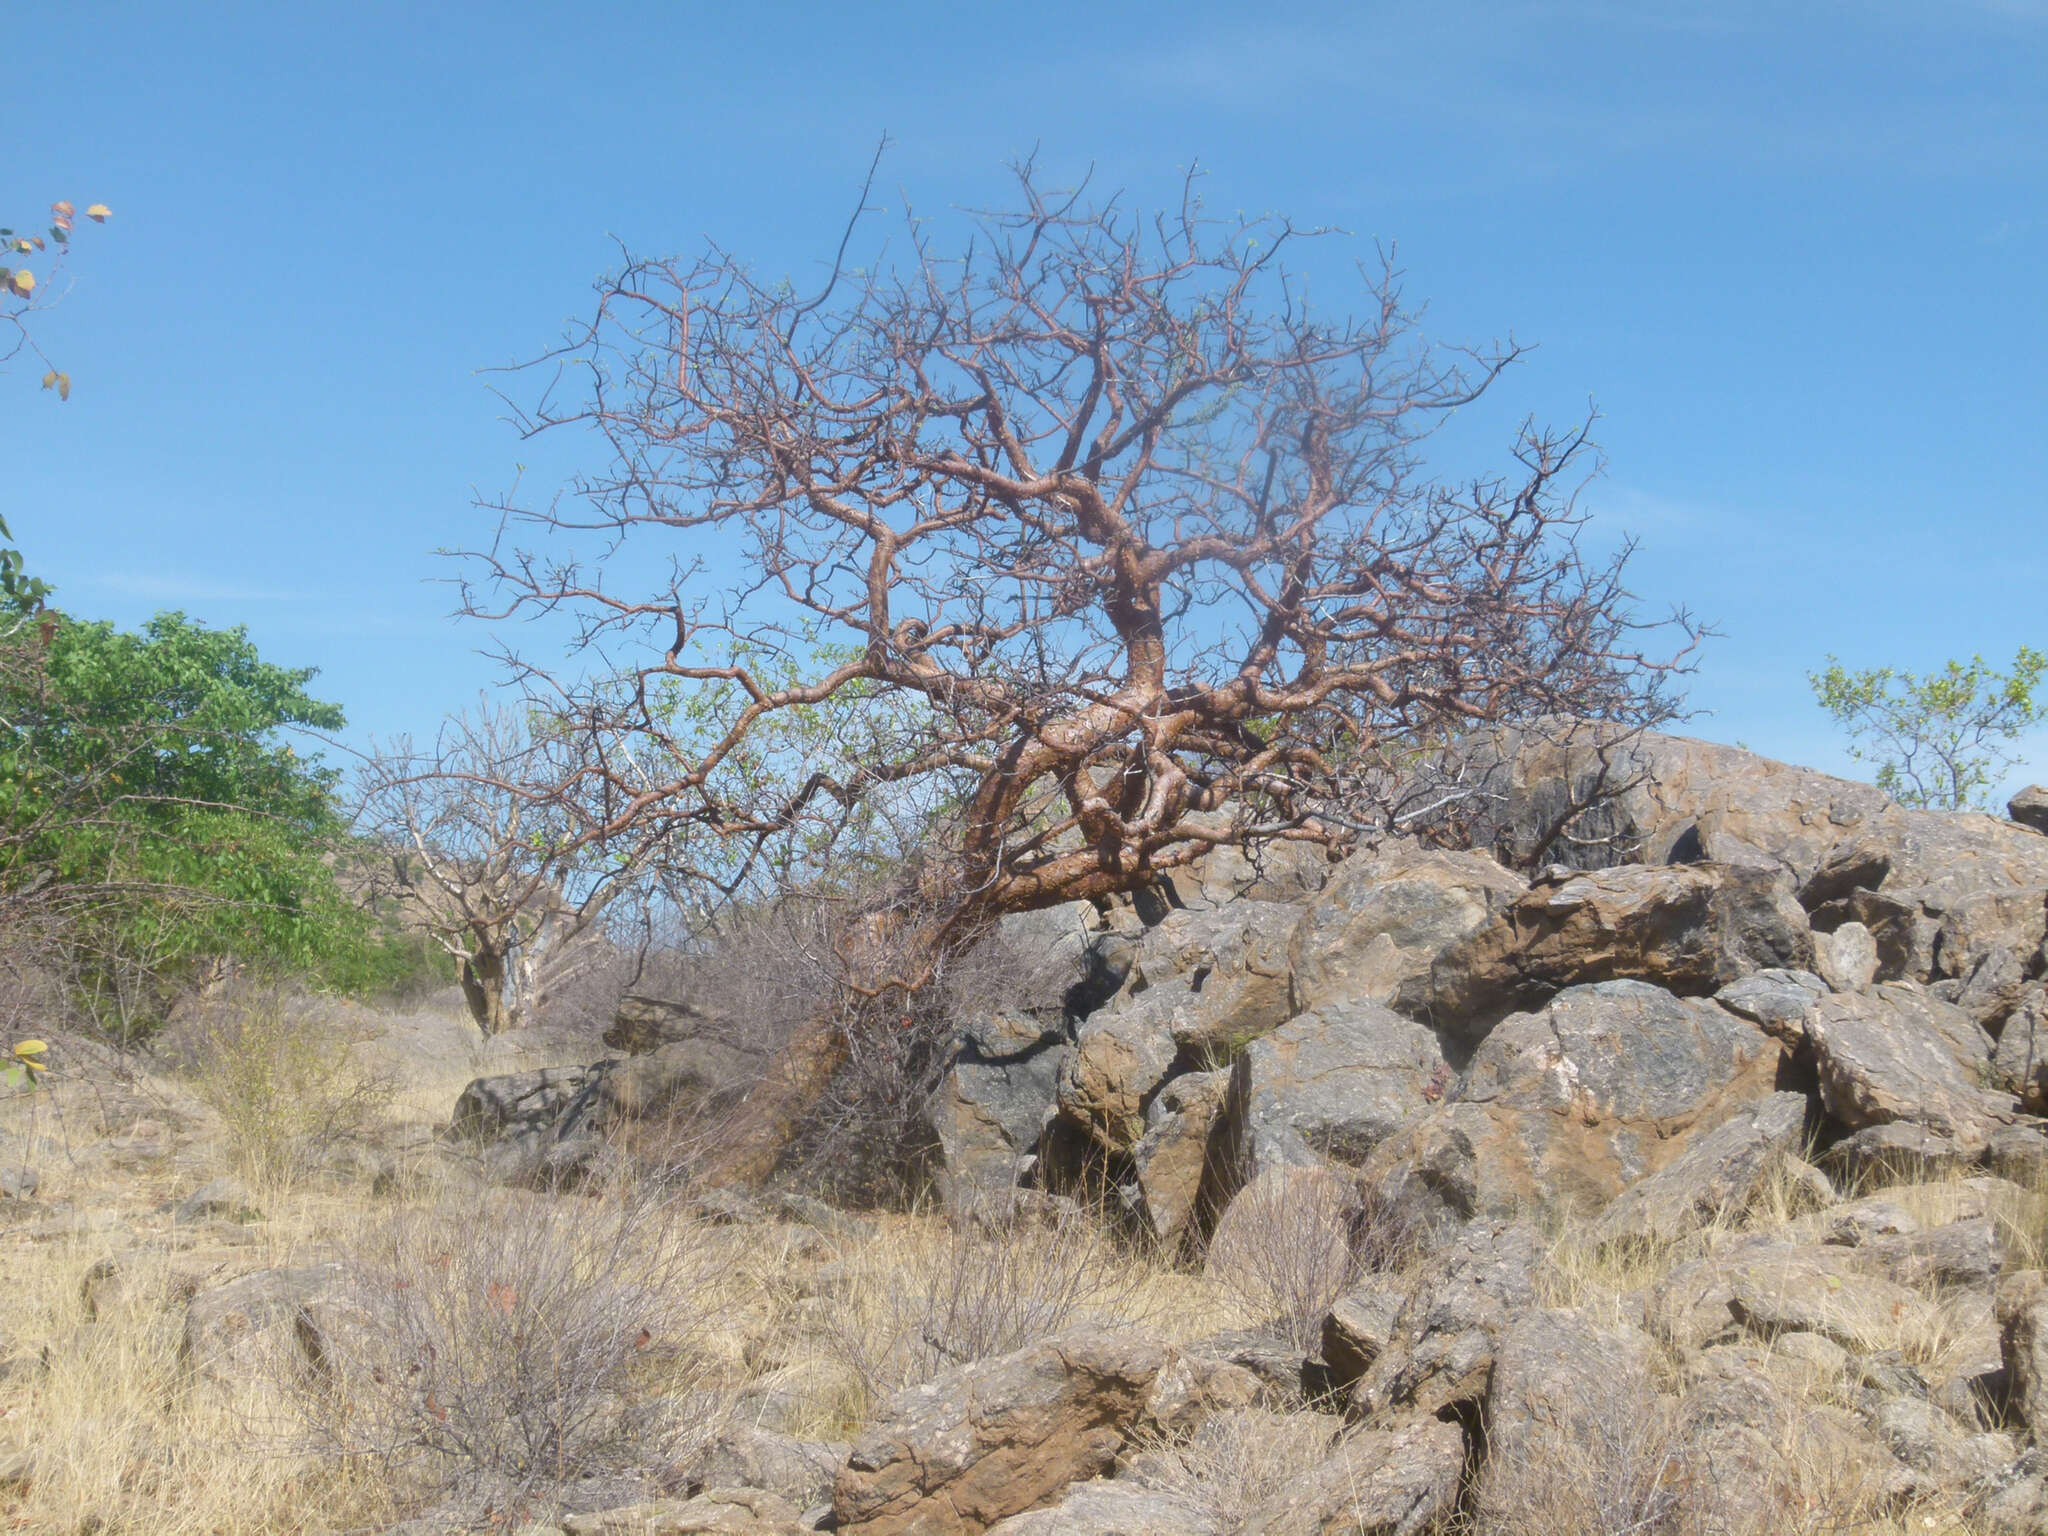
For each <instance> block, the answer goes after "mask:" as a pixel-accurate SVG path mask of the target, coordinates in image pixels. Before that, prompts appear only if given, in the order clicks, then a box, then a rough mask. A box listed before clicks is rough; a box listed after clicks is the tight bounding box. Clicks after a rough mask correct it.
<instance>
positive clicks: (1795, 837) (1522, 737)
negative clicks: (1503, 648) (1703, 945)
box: [1452, 721, 1896, 889]
mask: <svg viewBox="0 0 2048 1536" xmlns="http://www.w3.org/2000/svg"><path fill="white" fill-rule="evenodd" d="M1452 759H1453V763H1452V767H1453V770H1454V772H1455V774H1456V775H1457V777H1458V778H1459V779H1460V780H1461V781H1462V783H1463V784H1465V785H1467V786H1469V787H1470V788H1471V790H1472V791H1473V793H1471V794H1470V795H1469V796H1467V797H1466V798H1464V799H1462V800H1457V801H1454V802H1452V804H1453V806H1454V807H1455V808H1457V809H1461V810H1462V809H1465V808H1468V807H1476V808H1477V814H1472V815H1467V816H1466V817H1465V818H1464V825H1466V826H1467V827H1468V828H1469V829H1470V833H1471V835H1472V836H1473V838H1474V840H1475V842H1476V843H1477V844H1478V845H1479V846H1483V847H1490V848H1493V849H1495V850H1496V851H1497V852H1498V853H1499V855H1500V856H1501V862H1503V863H1504V864H1508V865H1510V866H1512V867H1514V868H1520V869H1529V868H1535V867H1538V866H1540V865H1543V864H1548V863H1563V864H1571V865H1574V866H1576V867H1579V868H1589V869H1596V868H1603V867H1607V866H1611V865H1616V864H1628V863H1636V862H1641V863H1648V864H1663V863H1669V862H1674V861H1679V860H1686V859H1698V858H1710V859H1717V860H1720V861H1722V862H1725V863H1743V864H1751V863H1753V864H1757V865H1759V866H1765V867H1772V868H1776V869H1779V870H1781V871H1783V872H1784V874H1785V875H1786V876H1787V877H1788V878H1789V879H1790V881H1791V883H1792V885H1793V887H1794V888H1795V889H1796V888H1798V887H1800V886H1803V885H1805V884H1806V883H1807V881H1808V880H1810V879H1811V878H1812V877H1813V875H1814V874H1815V873H1816V872H1817V871H1819V870H1820V869H1821V868H1822V866H1823V865H1824V864H1826V863H1827V862H1828V859H1829V856H1830V854H1832V853H1833V852H1834V851H1835V850H1836V848H1837V847H1839V846H1840V845H1842V844H1843V843H1845V842H1850V843H1854V842H1856V841H1858V840H1859V838H1860V834H1862V833H1865V832H1867V831H1868V829H1869V828H1870V827H1871V826H1873V825H1874V824H1875V823H1876V822H1877V821H1878V819H1879V818H1881V817H1882V816H1884V815H1885V814H1886V812H1887V811H1889V810H1893V809H1896V808H1895V807H1894V806H1893V804H1892V801H1891V799H1890V797H1889V796H1887V795H1886V794H1885V793H1884V792H1883V791H1882V790H1880V789H1877V788H1875V787H1874V786H1872V785H1869V784H1859V783H1856V782H1853V781H1851V780H1848V779H1837V778H1832V777H1830V776H1829V775H1827V774H1823V773H1816V772H1814V771H1813V770H1812V769H1809V768H1798V767H1793V766H1792V765H1790V764H1786V763H1779V762H1774V761H1772V760H1771V759H1769V758H1766V757H1760V756H1758V755H1757V754H1756V753H1754V752H1747V751H1744V750H1742V749H1741V748H1739V747H1730V746H1723V745H1721V744H1719V743H1717V742H1708V741H1695V740H1691V739H1689V738H1686V737H1681V736H1666V735H1661V734H1658V733H1656V732H1649V731H1629V730H1626V729H1623V728H1619V727H1613V726H1603V725H1598V724H1592V723H1583V724H1582V723H1575V722H1568V721H1544V722H1537V723H1535V724H1532V725H1529V726H1526V727H1521V728H1517V729H1506V730H1491V731H1482V732H1476V733H1474V734H1473V735H1472V736H1471V737H1470V738H1468V739H1467V740H1466V741H1465V742H1463V743H1460V745H1459V747H1458V749H1457V750H1456V751H1454V752H1453V753H1452Z"/></svg>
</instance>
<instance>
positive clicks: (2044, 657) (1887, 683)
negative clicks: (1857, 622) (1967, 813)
mask: <svg viewBox="0 0 2048 1536" xmlns="http://www.w3.org/2000/svg"><path fill="white" fill-rule="evenodd" d="M2044 675H2048V653H2043V652H2041V651H2037V650H2035V649H2033V647H2031V646H2025V645H2023V646H2021V647H2020V648H2019V654H2018V655H2017V656H2015V657H2014V658H2013V663H2012V670H2011V671H2009V672H2000V671H1998V670H1997V669H1996V668H1994V667H1991V666H1989V665H1987V664H1986V662H1985V660H1984V658H1983V657H1982V656H1972V657H1971V658H1970V659H1969V661H1968V662H1967V663H1965V662H1960V661H1951V662H1949V663H1948V664H1947V665H1946V666H1945V667H1943V668H1942V669H1941V670H1940V671H1938V672H1929V673H1925V674H1916V673H1912V672H1907V671H1904V670H1902V669H1900V668H1898V667H1870V668H1867V669H1865V670H1863V671H1858V672H1852V671H1850V670H1849V669H1848V668H1846V667H1844V666H1843V665H1842V664H1841V662H1839V661H1837V660H1836V659H1835V658H1834V657H1833V656H1830V657H1828V665H1827V670H1826V671H1824V672H1809V673H1808V674H1807V681H1808V682H1810V683H1811V684H1812V685H1813V691H1814V696H1815V697H1816V698H1817V699H1819V701H1820V706H1821V708H1822V709H1825V710H1826V711H1827V712H1828V713H1829V714H1830V715H1832V716H1834V718H1835V721H1836V723H1837V724H1838V725H1840V726H1841V727H1842V728H1843V729H1844V730H1846V731H1847V732H1848V733H1849V734H1850V736H1851V737H1852V738H1854V745H1852V746H1851V747H1850V748H1849V755H1850V756H1851V757H1853V758H1855V759H1856V760H1857V761H1858V762H1871V763H1875V764H1877V787H1878V788H1879V789H1882V790H1883V791H1884V792H1885V793H1886V794H1888V795H1890V796H1892V797H1893V798H1894V799H1896V800H1898V801H1900V802H1901V803H1902V804H1905V805H1912V806H1921V807H1926V808H1930V809H1934V810H1945V811H1963V810H1983V809H1989V807H1990V799H1989V794H1990V791H1991V790H1992V788H1993V787H1994V786H1995V785H1996V784H1997V782H1998V780H1999V777H2000V776H2001V775H2002V774H2003V773H2004V772H2005V770H2006V769H2008V768H2011V767H2014V766H2015V765H2017V764H2018V763H2019V762H2020V761H2021V760H2022V759H2021V758H2020V757H2019V756H2018V755H2017V754H2016V753H2014V752H2012V751H2011V750H2010V749H2009V748H2008V746H2007V745H2006V744H2007V743H2009V742H2012V741H2014V740H2016V739H2017V738H2018V737H2019V736H2020V735H2021V734H2022V733H2023V732H2025V731H2028V730H2030V729H2032V728H2033V727H2035V726H2037V725H2040V724H2042V723H2043V722H2044V721H2048V703H2043V702H2042V701H2040V700H2038V699H2036V698H2035V694H2036V692H2037V691H2038V690H2039V688H2040V685H2041V680H2042V678H2043V676H2044Z"/></svg>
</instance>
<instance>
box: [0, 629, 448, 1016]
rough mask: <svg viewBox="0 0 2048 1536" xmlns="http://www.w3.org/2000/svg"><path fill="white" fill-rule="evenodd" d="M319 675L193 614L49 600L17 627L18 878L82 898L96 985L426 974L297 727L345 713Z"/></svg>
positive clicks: (8, 777) (4, 880) (7, 778)
mask: <svg viewBox="0 0 2048 1536" xmlns="http://www.w3.org/2000/svg"><path fill="white" fill-rule="evenodd" d="M313 675H314V674H313V672H312V670H311V669H306V668H288V667H279V666H275V665H272V664H271V663H268V662H266V661H264V660H263V659H262V657H261V656H259V655H258V653H257V650H256V647H255V645H254V644H253V642H251V640H250V639H249V637H248V634H247V632H246V631H244V630H242V629H239V628H237V629H225V630H216V629H209V628H207V627H205V626H204V625H201V624H197V623H194V622H193V621H191V620H190V619H188V618H186V617H185V616H184V615H183V614H179V613H166V614H159V615H158V616H157V617H156V618H154V619H151V620H150V621H149V622H148V623H147V624H146V625H144V626H143V628H142V630H141V631H140V632H139V633H130V632H127V631H123V630H119V629H117V628H115V627H114V626H113V625H111V624H106V623H78V622H72V621H70V620H68V619H67V618H65V616H64V615H62V614H60V613H57V612H55V611H46V612H44V613H42V614H40V615H37V616H34V618H33V619H32V620H24V621H23V622H22V623H19V624H17V626H16V630H15V633H14V634H12V635H11V636H9V637H8V638H6V639H5V640H4V641H0V723H4V728H0V893H14V892H23V891H41V892H47V893H50V894H51V895H53V896H55V897H58V898H61V899H63V900H64V901H65V902H66V903H67V906H68V907H69V909H70V912H71V915H72V931H73V933H74V935H75V937H76V940H77V943H78V949H79V953H80V955H81V956H83V957H85V958H84V959H83V960H82V961H81V967H82V969H83V970H84V971H85V972H86V973H87V974H86V975H85V977H84V979H85V981H86V982H87V984H88V991H89V992H91V993H93V995H100V994H102V993H105V992H106V991H107V990H108V989H109V988H113V989H114V990H115V991H120V992H122V994H123V995H124V996H126V995H128V994H130V993H132V992H133V986H132V985H129V984H128V983H127V982H125V981H124V982H121V983H120V984H119V985H118V986H117V984H116V977H115V975H114V973H115V972H116V971H119V972H121V973H123V975H125V976H130V977H133V976H144V977H146V978H148V980H149V981H150V983H151V984H152V985H154V984H156V983H159V982H164V981H169V982H175V981H177V980H178V979H180V978H181V976H183V975H184V974H185V973H186V972H187V971H188V970H189V968H190V967H191V966H192V965H193V964H194V963H196V962H198V961H200V960H203V959H209V958H213V957H227V956H231V957H234V958H235V959H237V960H239V961H241V962H243V963H244V964H253V965H255V966H257V967H258V968H261V969H266V970H272V971H281V970H291V971H296V972H300V973H303V974H305V975H306V976H307V977H309V979H311V980H313V981H314V982H315V983H318V984H326V985H334V986H347V987H365V988H367V987H374V986H376V985H377V984H378V983H379V982H382V981H385V980H387V979H390V980H396V979H401V978H403V977H406V976H408V975H411V974H414V973H416V972H417V971H418V969H419V960H418V956H417V955H415V954H413V953H412V952H411V951H409V950H408V949H407V947H406V945H405V943H404V941H403V940H402V939H401V938H399V937H398V936H396V935H394V934H392V933H390V932H389V931H387V930H385V929H384V928H382V927H380V925H379V924H377V923H376V922H375V920H374V919H373V918H372V917H371V916H370V915H369V914H368V913H367V912H365V911H364V910H363V909H362V908H361V905H360V904H359V903H357V902H355V901H353V900H352V899H351V898H350V897H349V895H348V893H347V892H346V891H344V889H343V887H342V885H341V883H340V882H339V881H338V880H337V878H336V874H335V868H334V856H335V851H336V849H337V848H338V847H339V846H340V845H341V843H342V840H343V836H344V834H343V828H342V822H341V819H340V816H339V815H338V813H337V811H336V809H335V806H334V803H333V787H334V782H335V777H336V776H335V774H334V773H333V772H332V771H330V770H329V769H327V768H326V767H324V766H323V765H322V764H321V763H320V761H319V760H318V758H317V757H307V756H304V755H301V754H300V753H299V751H298V750H297V749H296V748H294V746H293V745H292V744H291V742H290V741H289V740H288V739H286V733H287V732H289V731H290V730H292V729H294V728H310V729H318V730H333V729H337V728H339V727H340V726H341V725H342V723H343V717H342V712H341V710H340V709H339V708H338V707H337V706H335V705H333V704H329V703H326V702H323V701H322V700H319V699H316V698H314V697H313V696H312V695H311V694H309V693H308V692H307V691H306V689H307V685H308V684H309V683H310V682H311V680H312V678H313ZM124 989H125V990H124ZM129 1011H130V1010H129V1009H128V1008H126V1007H125V1006H124V1013H127V1012H129ZM146 1011H147V1009H145V1012H146ZM125 1022H128V1021H124V1027H125Z"/></svg>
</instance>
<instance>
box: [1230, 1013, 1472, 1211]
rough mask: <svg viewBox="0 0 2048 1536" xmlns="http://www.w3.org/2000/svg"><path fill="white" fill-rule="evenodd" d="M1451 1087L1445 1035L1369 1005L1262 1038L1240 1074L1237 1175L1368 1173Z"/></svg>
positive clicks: (1233, 1083) (1299, 1021)
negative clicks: (1327, 1169)
mask: <svg viewBox="0 0 2048 1536" xmlns="http://www.w3.org/2000/svg"><path fill="white" fill-rule="evenodd" d="M1450 1080H1451V1072H1450V1070H1449V1068H1447V1067H1446V1066H1445V1065H1444V1059H1443V1053H1442V1052H1441V1051H1440V1050H1439V1049H1438V1047H1437V1042H1436V1036H1435V1035H1434V1034H1433V1033H1431V1032H1430V1031H1429V1030H1428V1029H1427V1028H1425V1027H1424V1026H1422V1025H1420V1024H1417V1023H1416V1022H1414V1021H1413V1020H1412V1019H1406V1018H1403V1017H1401V1016H1400V1015H1399V1014H1396V1013H1393V1012H1391V1011H1390V1010H1388V1009H1386V1008H1383V1007H1381V1006H1379V1005H1378V1004H1376V1003H1370V1002H1365V1001H1362V1000H1352V1001H1346V1002H1336V1003H1330V1004H1328V1005H1326V1006H1324V1007H1321V1008H1318V1009H1315V1010H1313V1011H1311V1012H1309V1013H1304V1014H1302V1015H1301V1016H1300V1017H1298V1018H1294V1019H1290V1020H1289V1021H1288V1022H1287V1023H1285V1024H1283V1025H1281V1026H1280V1027H1279V1028H1278V1029H1276V1030H1274V1031H1273V1032H1272V1033H1271V1034H1269V1035H1266V1036H1265V1037H1264V1038H1262V1039H1259V1040H1255V1041H1253V1042H1252V1044H1251V1045H1250V1046H1249V1047H1248V1048H1247V1049H1246V1051H1245V1052H1244V1054H1243V1055H1242V1056H1240V1057H1239V1058H1238V1060H1237V1065H1236V1066H1235V1067H1234V1068H1233V1069H1232V1071H1231V1074H1230V1102H1229V1108H1228V1111H1227V1114H1228V1118H1229V1126H1230V1136H1231V1155H1232V1168H1231V1171H1232V1175H1233V1177H1234V1179H1235V1180H1236V1181H1238V1182H1246V1181H1249V1180H1251V1179H1253V1178H1256V1177H1257V1176H1258V1175H1259V1174H1260V1173H1262V1172H1263V1171H1265V1170H1266V1169H1267V1168H1271V1167H1278V1166H1303V1167H1306V1166H1316V1165H1320V1164H1322V1163H1325V1162H1334V1163H1341V1164H1347V1165H1350V1166H1353V1167H1357V1166H1362V1165H1363V1164H1364V1163H1365V1161H1366V1159H1367V1158H1368V1157H1369V1156H1370V1155H1371V1153H1372V1150H1373V1148H1374V1147H1376V1146H1378V1145H1379V1144H1380V1143H1381V1142H1382V1141H1385V1140H1386V1139H1387V1138H1388V1137H1389V1136H1391V1135H1393V1134H1394V1133H1395V1132H1396V1131H1398V1130H1400V1129H1401V1128H1402V1127H1403V1126H1405V1125H1407V1124H1408V1123H1409V1122H1410V1121H1411V1120H1413V1119H1414V1118H1415V1117H1416V1116H1418V1115H1420V1114H1421V1113H1422V1112H1423V1111H1424V1110H1426V1109H1427V1108H1428V1107H1429V1105H1430V1103H1431V1102H1432V1101H1433V1098H1435V1097H1441V1096H1442V1094H1443V1092H1444V1090H1445V1088H1446V1087H1447V1086H1448V1085H1449V1083H1450Z"/></svg>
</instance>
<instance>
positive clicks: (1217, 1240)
mask: <svg viewBox="0 0 2048 1536" xmlns="http://www.w3.org/2000/svg"><path fill="white" fill-rule="evenodd" d="M1422 1249H1423V1242H1422V1234H1421V1233H1420V1232H1419V1231H1418V1230H1417V1229H1416V1228H1415V1226H1414V1225H1413V1223H1412V1222H1411V1221H1410V1219H1409V1218H1408V1217H1407V1215H1406V1214H1405V1211H1404V1209H1403V1208H1402V1207H1399V1206H1397V1205H1395V1204H1393V1203H1391V1202H1388V1201H1386V1200H1384V1199H1382V1198H1380V1197H1379V1196H1378V1195H1377V1194H1376V1193H1375V1192H1374V1190H1373V1189H1372V1188H1371V1187H1370V1186H1365V1185H1361V1184H1359V1183H1358V1182H1357V1181H1355V1180H1352V1179H1349V1178H1343V1177H1340V1176H1338V1175H1336V1174H1334V1173H1331V1172H1329V1171H1327V1170H1324V1169H1320V1168H1275V1169H1271V1170H1269V1171H1268V1172H1267V1173H1265V1174H1262V1175H1261V1176H1260V1177H1259V1178H1257V1179H1255V1180H1253V1181H1252V1183H1250V1184H1249V1185H1247V1186H1246V1187H1245V1188H1244V1189H1243V1190H1242V1191H1241V1192H1240V1193H1239V1194H1238V1196H1237V1197H1236V1199H1234V1200H1232V1201H1231V1203H1230V1207H1229V1209H1228V1211H1227V1212H1226V1214H1225V1215H1224V1218H1223V1220H1222V1222H1221V1223H1220V1224H1219V1225H1218V1226H1217V1229H1216V1233H1215V1236H1214V1238H1213V1239H1212V1240H1211V1242H1210V1245H1209V1254H1208V1264H1207V1271H1208V1274H1209V1277H1210V1279H1211V1280H1212V1281H1213V1282H1214V1283H1215V1284H1217V1285H1218V1286H1220V1287H1221V1288H1222V1289H1223V1291H1224V1292H1225V1293H1226V1294H1227V1295H1228V1296H1230V1297H1231V1298H1232V1299H1233V1301H1234V1302H1235V1303H1236V1304H1237V1306H1238V1307H1239V1309H1240V1310H1241V1312H1242V1313H1243V1314H1244V1315H1245V1317H1246V1319H1247V1320H1248V1321H1249V1322H1250V1324H1251V1325H1252V1326H1254V1327H1260V1328H1264V1329H1267V1330H1269V1331H1272V1332H1273V1333H1275V1334H1276V1335H1277V1336H1279V1337H1281V1338H1284V1339H1286V1340H1287V1341H1288V1342H1289V1343H1290V1344H1292V1345H1293V1346H1295V1347H1296V1348H1298V1349H1299V1350H1300V1351H1301V1352H1302V1354H1303V1355H1309V1354H1312V1353H1314V1352H1315V1351H1316V1350H1317V1348H1318V1347H1319V1346H1320V1344H1321V1342H1322V1333H1323V1319H1324V1318H1325V1317H1326V1316H1328V1315H1329V1311H1330V1308H1331V1306H1332V1305H1334V1304H1335V1302H1336V1301H1337V1298H1338V1297H1340V1296H1342V1295H1343V1294H1344V1293H1345V1292H1346V1291H1348V1290H1350V1289H1351V1288H1352V1287H1353V1286H1355V1285H1357V1284H1358V1283H1359V1282H1360V1281H1362V1280H1363V1279H1365V1278H1366V1277H1367V1276H1368V1275H1393V1274H1397V1273H1398V1272H1400V1271H1401V1270H1403V1269H1406V1268H1407V1267H1409V1266H1410V1265H1411V1264H1413V1263H1414V1262H1415V1261H1416V1260H1417V1259H1418V1258H1420V1257H1421V1254H1422Z"/></svg>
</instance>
